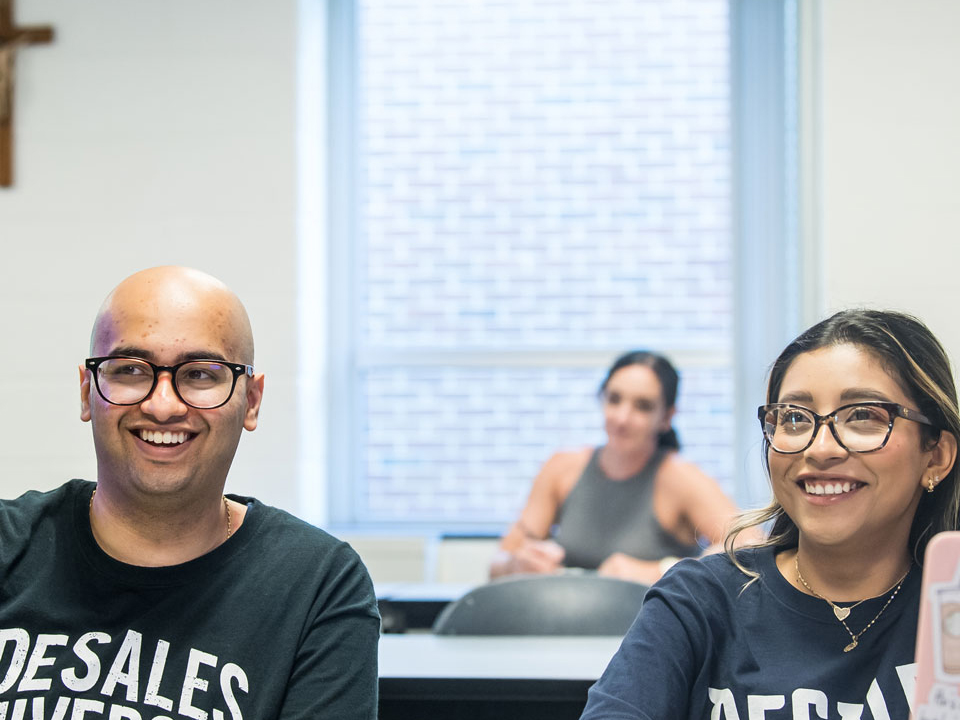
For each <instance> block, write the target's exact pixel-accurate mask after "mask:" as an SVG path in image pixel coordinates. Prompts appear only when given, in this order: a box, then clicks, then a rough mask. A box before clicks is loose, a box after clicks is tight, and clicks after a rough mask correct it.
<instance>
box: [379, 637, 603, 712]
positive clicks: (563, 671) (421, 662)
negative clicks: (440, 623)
mask: <svg viewBox="0 0 960 720" xmlns="http://www.w3.org/2000/svg"><path fill="white" fill-rule="evenodd" d="M619 646H620V638H619V637H516V636H514V637H466V636H443V637H440V636H436V635H429V634H413V635H384V636H383V637H381V638H380V720H413V719H414V718H417V719H418V720H420V719H429V720H474V719H478V718H484V719H487V718H490V719H491V720H492V719H493V718H496V719H497V720H500V719H501V718H503V719H506V720H509V719H510V718H524V719H525V720H540V719H543V720H546V719H547V718H549V719H550V720H565V719H566V718H570V720H576V719H577V718H579V717H580V713H581V711H582V710H583V706H584V703H585V702H586V700H587V689H588V688H589V687H590V686H591V685H592V684H593V682H594V681H595V680H596V679H597V678H598V677H600V674H601V673H602V672H603V670H604V668H605V667H606V666H607V663H608V662H609V660H610V658H611V657H613V654H614V653H615V652H616V650H617V648H618V647H619Z"/></svg>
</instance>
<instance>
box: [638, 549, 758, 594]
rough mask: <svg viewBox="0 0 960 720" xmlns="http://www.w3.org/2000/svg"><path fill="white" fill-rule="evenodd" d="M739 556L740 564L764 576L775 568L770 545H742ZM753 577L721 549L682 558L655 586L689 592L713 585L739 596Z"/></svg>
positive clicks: (723, 591)
mask: <svg viewBox="0 0 960 720" xmlns="http://www.w3.org/2000/svg"><path fill="white" fill-rule="evenodd" d="M736 557H737V562H738V563H739V564H740V565H742V566H743V567H744V568H746V569H747V570H749V571H751V572H755V573H757V574H758V575H760V576H761V577H762V576H763V575H764V574H765V573H767V572H769V571H770V568H772V567H775V566H774V561H773V549H772V548H769V547H763V548H758V547H750V548H743V549H741V550H737V553H736ZM752 579H753V576H751V575H748V574H747V573H745V572H744V571H743V569H741V568H740V567H737V565H736V564H734V562H733V560H732V559H731V558H730V556H729V555H728V554H727V553H725V552H720V553H714V554H711V555H705V556H703V557H700V558H685V559H683V560H681V561H680V562H678V563H677V564H675V565H674V566H673V567H671V568H670V569H669V570H668V571H667V573H666V574H665V575H664V576H663V578H661V580H660V581H658V582H657V584H656V585H654V588H652V589H656V588H658V587H661V586H663V587H665V588H666V589H667V590H668V591H673V590H677V589H679V590H681V591H682V592H683V593H684V594H688V593H696V592H702V591H704V590H707V589H709V588H713V589H714V590H715V591H717V592H720V593H723V594H730V595H731V596H739V595H740V594H741V592H742V591H743V589H744V586H746V585H747V584H748V583H750V581H751V580H752ZM661 589H663V588H661ZM693 597H696V595H695V594H694V595H693ZM698 601H699V600H698Z"/></svg>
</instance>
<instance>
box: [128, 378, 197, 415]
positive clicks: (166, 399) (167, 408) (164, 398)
mask: <svg viewBox="0 0 960 720" xmlns="http://www.w3.org/2000/svg"><path fill="white" fill-rule="evenodd" d="M140 409H141V410H143V412H145V413H147V414H148V415H150V416H152V417H154V418H156V419H157V421H158V422H166V421H167V420H169V419H170V418H173V417H180V416H182V415H186V414H187V411H188V410H189V409H190V408H189V406H188V405H186V404H185V403H184V402H183V400H181V399H180V396H179V395H177V392H176V390H174V388H173V375H171V374H170V373H169V372H166V371H164V372H161V373H160V375H159V377H157V386H156V387H155V388H154V389H153V392H152V393H150V394H149V395H148V396H147V397H146V398H144V400H143V402H141V403H140Z"/></svg>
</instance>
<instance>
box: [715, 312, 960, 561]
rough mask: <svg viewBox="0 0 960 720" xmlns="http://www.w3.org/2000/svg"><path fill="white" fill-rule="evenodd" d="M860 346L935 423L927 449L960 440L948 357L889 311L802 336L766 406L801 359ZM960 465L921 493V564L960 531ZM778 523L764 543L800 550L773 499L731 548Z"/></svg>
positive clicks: (914, 539)
mask: <svg viewBox="0 0 960 720" xmlns="http://www.w3.org/2000/svg"><path fill="white" fill-rule="evenodd" d="M842 344H850V345H856V346H857V347H859V348H861V349H862V350H863V351H865V352H867V353H869V354H870V355H872V356H873V357H874V358H875V359H876V360H877V361H878V362H879V363H880V364H881V365H882V366H883V368H884V369H885V370H886V371H887V372H888V373H890V375H891V376H892V377H894V378H896V379H897V380H899V382H900V384H901V385H902V386H903V388H904V390H906V392H907V395H908V396H909V397H910V399H911V400H912V401H913V402H914V403H915V405H916V408H917V409H918V410H919V411H920V412H921V413H923V414H924V415H926V416H927V417H928V418H930V420H931V421H932V422H933V427H930V426H927V425H921V426H920V427H921V428H922V433H923V435H922V437H923V441H924V443H925V446H926V447H928V448H929V447H932V446H933V445H936V443H937V441H938V440H939V438H940V433H941V432H949V433H952V434H953V435H954V437H957V438H960V415H958V412H957V390H956V387H955V386H954V382H953V371H952V369H951V367H950V360H949V358H948V357H947V353H946V351H944V349H943V346H942V345H941V344H940V342H939V341H938V340H937V338H936V337H934V335H933V333H932V332H930V330H929V329H928V328H927V326H926V325H924V324H923V323H922V322H920V320H918V319H917V318H915V317H912V316H911V315H907V314H905V313H901V312H895V311H891V310H843V311H841V312H838V313H836V314H835V315H833V316H831V317H829V318H827V319H826V320H823V321H821V322H819V323H817V324H816V325H814V326H813V327H811V328H810V329H809V330H807V331H805V332H804V333H802V334H801V335H800V336H799V337H797V339H796V340H794V341H793V342H791V343H790V344H789V345H787V347H786V348H785V349H784V351H783V352H782V353H780V357H778V358H777V360H776V362H774V364H773V367H772V368H771V370H770V382H769V384H768V385H767V402H768V403H773V402H777V399H778V397H779V395H780V387H781V385H782V384H783V378H784V375H786V373H787V370H788V369H789V367H790V365H791V364H792V363H793V361H794V360H795V359H796V358H797V356H798V355H802V354H803V353H807V352H811V351H812V350H818V349H820V348H823V347H827V346H830V345H842ZM763 451H764V452H763V462H764V467H765V468H766V470H767V474H768V476H769V474H770V466H769V463H768V461H767V457H768V451H769V447H768V443H767V442H766V440H764V444H763ZM958 474H960V467H958V463H954V465H953V467H952V468H950V471H949V472H948V473H947V475H946V477H944V478H943V480H941V481H940V483H939V484H938V485H937V486H936V489H935V490H934V491H933V492H932V493H923V495H922V497H921V499H920V504H919V505H918V506H917V511H916V513H915V514H914V516H913V524H912V525H911V526H910V538H909V543H910V551H911V553H912V555H913V559H914V560H915V561H916V562H917V563H918V564H920V563H921V562H922V560H923V553H924V550H925V549H926V547H927V542H929V540H930V538H931V537H932V536H933V535H935V534H937V533H938V532H942V531H944V530H956V529H957V527H958V512H960V482H958ZM769 520H773V527H772V529H771V531H770V534H769V537H768V539H767V541H766V543H764V544H765V545H773V546H775V547H779V548H791V547H796V545H797V542H798V540H799V531H798V529H797V526H796V525H795V524H794V522H793V520H792V519H791V518H790V516H789V515H787V514H786V512H784V509H783V507H782V506H781V505H780V504H779V503H778V502H777V501H776V499H774V500H773V502H771V504H770V505H768V506H767V507H766V508H764V509H762V510H759V511H756V512H754V513H747V514H746V515H744V516H743V517H742V518H741V521H740V522H739V523H738V524H737V525H736V526H735V527H734V528H733V529H732V530H731V532H730V535H729V536H728V537H727V543H726V544H727V549H728V551H731V549H732V547H733V540H734V538H735V537H736V535H737V534H738V533H740V532H741V531H743V530H745V529H746V528H748V527H752V526H755V525H760V524H762V523H765V522H767V521H769Z"/></svg>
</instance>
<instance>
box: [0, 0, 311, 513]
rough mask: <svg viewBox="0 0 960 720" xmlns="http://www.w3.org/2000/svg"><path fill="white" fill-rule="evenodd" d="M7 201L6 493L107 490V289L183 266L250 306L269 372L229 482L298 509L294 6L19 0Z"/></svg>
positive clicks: (3, 299)
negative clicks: (22, 43) (96, 396)
mask: <svg viewBox="0 0 960 720" xmlns="http://www.w3.org/2000/svg"><path fill="white" fill-rule="evenodd" d="M16 11H17V20H18V22H19V24H21V25H26V24H47V23H49V24H51V25H53V27H54V29H55V32H56V39H55V41H54V43H53V44H52V45H45V46H35V47H30V48H27V49H24V50H22V51H20V52H19V53H18V57H17V88H16V125H15V134H16V137H15V142H16V167H15V178H14V180H15V186H14V187H13V188H12V189H7V190H0V247H2V251H3V255H2V261H0V338H2V341H0V342H2V349H3V364H2V372H0V397H2V398H3V400H4V411H3V412H2V413H0V496H2V497H9V496H13V495H16V494H19V493H20V492H21V491H23V490H25V489H27V488H31V487H36V488H49V487H53V486H56V485H58V484H59V483H61V482H62V481H64V480H65V479H67V478H70V477H78V476H80V477H86V478H94V477H95V469H96V468H95V463H94V456H93V449H92V443H91V440H90V429H89V426H88V425H85V424H83V423H81V422H80V420H79V401H78V394H77V393H78V390H77V387H78V373H77V369H76V368H77V365H78V363H80V362H82V360H83V358H84V357H86V355H87V344H88V334H89V331H90V324H91V322H92V320H93V317H94V315H95V313H96V311H97V308H98V307H99V304H100V302H101V300H102V299H103V297H104V296H105V295H106V293H107V292H108V291H109V289H110V288H111V287H112V286H113V285H115V284H116V283H117V282H118V281H119V280H120V279H122V278H123V277H125V276H126V275H128V274H129V273H131V272H133V271H135V270H138V269H141V268H143V267H149V266H152V265H157V264H167V263H171V264H185V265H192V266H195V267H199V268H201V269H203V270H206V271H207V272H210V273H212V274H213V275H216V276H218V277H220V278H221V279H222V280H224V281H225V282H226V283H227V284H228V285H230V286H231V287H232V288H233V289H234V290H235V291H236V292H237V293H238V294H239V295H240V297H241V298H242V299H243V300H244V302H245V304H246V306H247V309H248V311H249V313H250V316H251V320H252V323H253V327H254V334H255V337H256V342H257V357H256V365H257V368H258V370H262V371H263V372H265V373H266V378H267V380H266V392H265V396H264V405H263V412H262V414H261V425H260V428H259V429H258V430H257V431H256V432H254V433H252V434H245V437H244V438H243V439H242V441H241V444H240V451H239V453H238V456H237V459H236V462H235V464H234V470H233V471H232V473H231V478H230V480H229V481H228V488H229V489H231V490H233V491H237V492H249V493H254V492H255V493H256V494H257V495H258V496H259V497H261V498H262V499H264V500H266V501H267V502H271V503H273V504H277V505H281V506H284V507H288V508H291V509H295V506H296V504H297V478H296V468H295V461H296V441H295V438H296V432H295V431H296V422H295V413H294V408H295V406H296V395H295V392H294V388H293V377H294V371H295V367H296V350H297V337H296V283H295V277H296V237H295V208H296V204H295V188H296V177H295V173H296V165H295V142H294V137H295V136H294V133H295V124H296V123H295V117H296V116H295V110H296V107H295V100H296V95H295V90H296V88H295V77H296V76H295V59H296V15H295V14H296V1H295V0H203V2H195V1H193V0H165V1H164V2H156V1H155V0H84V2H76V3H75V2H66V1H64V0H21V1H20V2H19V3H17V8H16Z"/></svg>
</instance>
